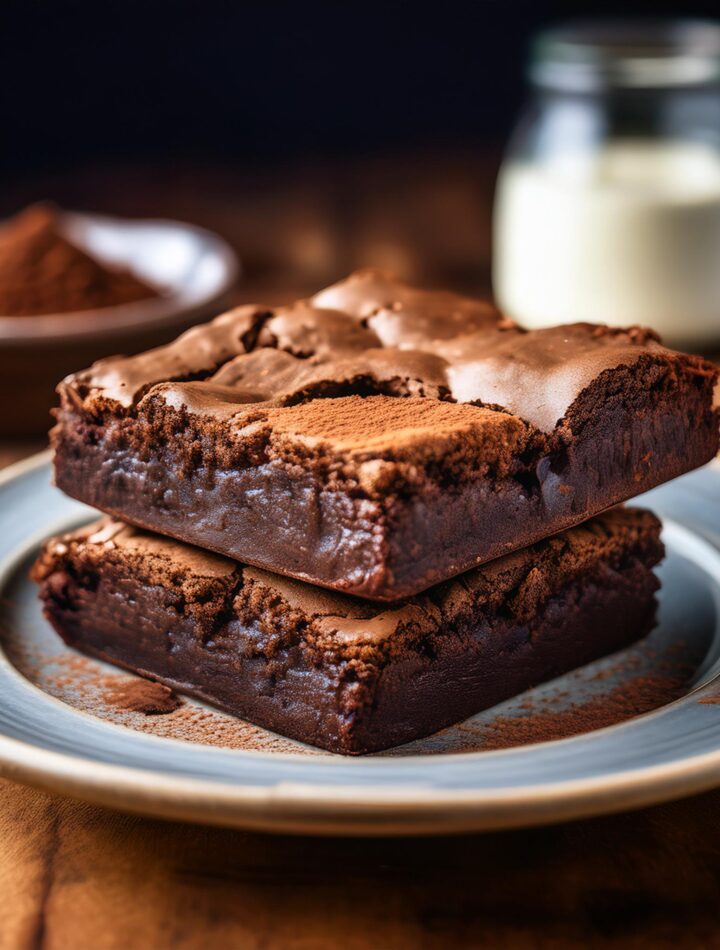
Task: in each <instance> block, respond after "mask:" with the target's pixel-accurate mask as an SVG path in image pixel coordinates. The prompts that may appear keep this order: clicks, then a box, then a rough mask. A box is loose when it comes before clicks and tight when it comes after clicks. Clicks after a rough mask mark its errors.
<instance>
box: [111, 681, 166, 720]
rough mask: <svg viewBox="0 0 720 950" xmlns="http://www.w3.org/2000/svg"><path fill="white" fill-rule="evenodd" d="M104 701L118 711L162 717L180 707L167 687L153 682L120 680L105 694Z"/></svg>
mask: <svg viewBox="0 0 720 950" xmlns="http://www.w3.org/2000/svg"><path fill="white" fill-rule="evenodd" d="M105 699H106V700H107V701H108V702H110V703H112V704H113V705H114V706H117V708H118V709H124V710H128V711H129V712H139V713H144V714H145V715H146V716H162V715H165V714H166V713H171V712H173V711H174V710H176V709H178V708H179V707H180V706H181V705H182V700H181V699H180V698H179V697H178V696H176V695H175V693H173V691H172V690H171V689H170V688H169V687H168V686H163V684H162V683H156V682H154V681H153V680H145V679H128V680H122V681H121V682H120V683H119V684H118V685H116V686H114V687H112V688H111V689H109V690H108V691H107V692H106V693H105Z"/></svg>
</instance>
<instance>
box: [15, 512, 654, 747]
mask: <svg viewBox="0 0 720 950" xmlns="http://www.w3.org/2000/svg"><path fill="white" fill-rule="evenodd" d="M659 532H660V525H659V522H658V520H657V519H656V518H655V516H654V515H652V514H651V513H650V512H647V511H643V510H640V509H632V508H627V509H614V510H612V511H610V512H607V513H605V514H603V515H600V516H599V517H597V518H594V519H593V520H592V521H588V522H586V523H585V524H583V525H581V526H579V527H576V528H571V529H570V530H568V531H565V532H564V533H563V534H560V535H558V536H556V537H554V538H550V539H548V540H546V541H542V542H540V543H538V544H535V545H533V546H532V547H530V548H526V549H525V550H522V551H518V552H516V553H514V554H510V555H508V556H506V557H503V558H500V559H498V560H496V561H493V562H491V563H489V564H485V565H483V566H482V567H479V568H476V569H474V570H472V571H470V572H468V573H467V574H464V575H462V576H461V577H459V578H456V579H455V580H453V581H448V582H446V583H443V584H440V585H438V586H437V587H434V588H432V589H431V590H429V591H427V592H426V593H425V594H423V595H419V596H417V597H414V598H412V599H410V600H407V601H404V602H402V603H400V604H398V605H394V606H391V607H387V606H385V607H382V606H380V605H377V604H371V603H368V602H365V601H362V600H358V599H356V598H352V597H345V596H343V595H340V594H335V593H330V592H328V591H324V590H320V589H317V588H314V587H311V586H309V585H307V584H303V583H301V582H299V581H292V580H288V579H287V578H284V577H278V576H275V575H273V574H269V573H266V572H265V571H261V570H259V569H256V568H251V567H246V566H243V565H240V564H237V563H235V562H233V561H230V560H228V559H226V558H223V557H219V556H217V555H214V554H209V553H207V552H205V551H202V550H200V549H198V548H193V547H189V546H187V545H184V544H181V543H179V542H177V541H172V540H169V539H166V538H161V537H158V536H156V535H151V534H147V533H144V532H141V531H140V530H138V529H136V528H132V527H129V526H128V525H125V524H122V523H120V522H117V521H109V520H103V521H101V522H97V523H95V524H93V525H90V526H89V527H87V528H84V529H82V530H80V531H76V532H74V533H72V534H69V535H65V536H64V537H61V538H55V539H53V540H51V541H49V542H48V543H47V544H46V546H45V548H44V551H43V553H42V555H41V557H40V559H39V560H38V562H37V564H36V565H35V567H34V569H33V576H34V578H35V579H36V580H37V581H38V582H39V583H40V585H41V597H42V599H43V602H44V605H45V613H46V616H47V617H48V619H49V620H50V621H51V622H52V624H53V625H54V627H55V629H56V630H57V631H58V633H59V634H60V635H61V636H62V637H63V639H64V640H65V641H66V642H67V643H68V644H70V645H71V646H73V647H77V648H78V649H80V650H82V651H84V652H86V653H90V654H92V655H94V656H97V657H100V658H102V659H104V660H108V661H110V662H111V663H116V664H119V665H121V666H124V667H127V668H128V669H131V670H134V671H136V672H138V673H140V674H142V675H144V676H149V677H151V678H154V679H157V680H160V681H161V682H163V683H166V684H168V685H170V686H172V687H174V688H175V689H177V690H179V691H180V692H183V693H190V694H192V695H195V696H198V697H200V698H202V699H204V700H207V701H208V702H210V703H213V704H214V705H216V706H218V707H220V708H221V709H225V710H227V711H229V712H232V713H235V714H237V715H239V716H242V717H243V718H245V719H249V720H251V721H252V722H254V723H257V724H258V725H261V726H265V727H267V728H269V729H273V730H275V731H276V732H279V733H282V734H283V735H286V736H291V737H293V738H295V739H300V740H302V741H303V742H308V743H311V744H312V745H316V746H320V747H322V748H324V749H328V750H329V751H331V752H342V753H349V754H358V753H363V752H372V751H378V750H380V749H385V748H388V747H390V746H394V745H398V744H399V743H402V742H407V741H409V740H411V739H417V738H419V737H421V736H425V735H428V734H429V733H431V732H434V731H435V730H437V729H440V728H442V727H443V726H447V725H450V724H451V723H453V722H458V721H459V720H461V719H465V718H466V717H468V716H470V715H472V714H473V713H476V712H479V711H480V710H482V709H485V708H487V707H489V706H492V705H494V704H495V703H498V702H501V701H502V700H504V699H507V698H509V697H510V696H513V695H515V694H516V693H519V692H522V691H523V690H525V689H528V688H529V687H531V686H533V685H536V684H537V683H540V682H542V681H543V680H547V679H549V678H551V677H554V676H557V675H559V674H561V673H564V672H566V671H568V670H570V669H573V668H574V667H576V666H580V665H582V664H583V663H587V662H589V661H590V660H593V659H596V658H597V657H600V656H602V655H604V654H607V653H610V652H612V651H613V650H616V649H619V648H620V647H622V646H624V645H626V644H628V643H630V642H632V641H633V640H635V639H638V638H639V637H641V636H643V635H644V634H646V633H647V632H648V631H649V630H650V629H651V627H652V625H653V622H654V616H655V607H656V602H655V596H654V595H655V591H656V590H657V588H658V586H659V583H658V581H657V579H656V578H655V576H654V574H653V572H652V568H653V566H654V565H655V564H657V563H658V562H659V561H660V560H661V558H662V556H663V547H662V543H661V541H660V538H659Z"/></svg>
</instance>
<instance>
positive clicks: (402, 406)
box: [53, 271, 718, 601]
mask: <svg viewBox="0 0 720 950" xmlns="http://www.w3.org/2000/svg"><path fill="white" fill-rule="evenodd" d="M716 377H717V371H716V369H715V367H714V366H712V365H711V364H710V363H708V362H706V361H704V360H702V359H700V358H698V357H694V356H688V355H684V354H680V353H675V352H673V351H671V350H668V349H666V348H665V347H664V346H662V345H661V344H660V343H659V342H658V339H657V337H656V336H655V334H654V333H653V332H652V331H650V330H645V329H641V328H637V327H634V328H630V329H627V330H618V329H612V328H609V327H606V326H596V325H590V324H574V325H571V326H562V327H555V328H551V329H543V330H534V331H530V332H526V331H523V330H522V329H521V328H519V327H517V326H516V325H515V324H513V323H512V322H511V321H509V320H507V319H505V318H504V317H503V316H502V315H501V314H499V313H498V312H497V311H496V310H495V309H494V308H493V307H492V306H491V305H489V304H486V303H482V302H479V301H475V300H470V299H467V298H464V297H460V296H458V295H456V294H452V293H447V292H428V291H420V290H415V289H412V288H410V287H407V286H405V285H404V284H401V283H399V282H397V281H395V280H393V279H392V278H390V277H387V276H386V275H383V274H381V273H378V272H375V271H361V272H358V273H357V274H354V275H352V276H351V277H349V278H348V279H347V280H345V281H343V282H341V283H339V284H337V285H335V286H333V287H330V288H329V289H327V290H324V291H321V292H320V293H319V294H317V295H316V296H315V297H313V298H312V299H311V300H309V301H304V302H300V303H298V304H296V305H294V306H291V307H286V308H276V309H269V308H266V307H257V306H244V307H240V308H239V309H236V310H233V311H231V312H230V313H227V314H224V315H223V316H220V317H219V318H217V319H216V320H214V321H213V322H212V323H209V324H207V325H205V326H200V327H195V328H194V329H192V330H190V331H189V332H187V333H185V334H184V335H183V336H181V337H180V338H179V339H178V340H176V341H175V342H174V343H172V344H170V345H169V346H165V347H162V348H160V349H156V350H153V351H150V352H147V353H143V354H140V355H139V356H135V357H130V358H123V357H114V358H110V359H106V360H102V361H101V362H99V363H96V364H95V365H94V366H93V367H92V368H91V369H89V370H87V371H84V372H80V373H77V374H75V375H73V376H71V377H69V378H68V379H66V380H65V381H64V382H63V383H62V384H61V385H60V395H61V408H60V409H59V410H58V417H57V425H56V427H55V429H54V433H53V442H54V446H55V473H56V474H55V477H56V481H57V484H58V485H59V487H60V488H62V489H63V490H64V491H65V492H67V493H68V494H70V495H72V496H74V497H76V498H79V499H80V500H82V501H84V502H87V503H88V504H91V505H94V506H96V507H98V508H100V509H102V510H103V511H105V512H108V513H109V514H112V515H114V516H115V517H118V518H122V519H123V520H125V521H128V522H131V523H133V524H136V525H138V526H140V527H144V528H147V529H149V530H153V531H158V532H160V533H162V534H165V535H169V536H172V537H175V538H178V539H180V540H182V541H186V542H189V543H192V544H197V545H200V546H202V547H204V548H208V549H212V550H214V551H217V552H218V553H220V554H224V555H227V556H230V557H233V558H237V559H238V560H241V561H243V562H245V563H252V564H255V565H257V566H260V567H265V568H268V569H271V570H273V571H276V572H280V573H282V574H285V575H289V576H294V577H297V578H299V579H302V580H305V581H310V582H312V583H314V584H319V585H323V586H325V587H330V588H335V589H338V590H342V591H344V592H346V593H352V594H355V595H359V596H363V597H366V598H368V599H372V600H378V601H393V600H397V599H400V598H403V597H406V596H410V595H412V594H415V593H418V592H420V591H422V590H425V589H427V588H428V587H430V586H431V585H433V584H436V583H438V582H440V581H442V580H445V579H447V578H448V577H451V576H453V575H456V574H459V573H461V572H463V571H466V570H468V569H469V568H471V567H473V566H475V565H477V564H481V563H483V562H486V561H489V560H491V559H492V558H495V557H498V556H500V555H502V554H505V553H507V552H509V551H511V550H515V549H518V548H522V547H525V546H527V545H528V544H532V543H533V542H534V541H537V540H538V539H540V538H543V537H547V536H549V535H551V534H554V533H556V532H558V531H560V530H563V529H564V528H567V527H569V526H571V525H573V524H577V523H579V522H581V521H584V520H585V519H587V518H588V517H591V516H592V515H594V514H597V513H598V512H599V511H603V510H605V509H606V508H608V507H610V506H612V505H614V504H616V503H618V502H620V501H623V500H625V499H627V498H630V497H632V496H634V495H636V494H638V493H639V492H642V491H644V490H646V489H648V488H651V487H652V486H654V485H657V484H658V483H660V482H663V481H665V480H667V479H670V478H674V477H675V476H677V475H680V474H682V473H683V472H686V471H688V470H689V469H692V468H694V467H696V466H698V465H701V464H703V463H704V462H706V461H708V460H709V459H711V458H712V457H713V455H714V454H715V453H716V451H717V449H718V415H717V409H716V408H715V407H714V404H713V387H714V384H715V381H716Z"/></svg>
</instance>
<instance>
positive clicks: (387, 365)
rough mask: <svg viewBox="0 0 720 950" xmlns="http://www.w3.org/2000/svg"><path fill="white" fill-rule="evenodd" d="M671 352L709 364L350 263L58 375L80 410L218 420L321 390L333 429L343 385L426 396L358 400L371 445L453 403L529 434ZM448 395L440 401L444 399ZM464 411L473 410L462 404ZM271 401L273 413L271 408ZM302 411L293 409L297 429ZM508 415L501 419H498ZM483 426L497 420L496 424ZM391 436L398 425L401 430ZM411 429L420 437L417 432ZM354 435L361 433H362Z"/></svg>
mask: <svg viewBox="0 0 720 950" xmlns="http://www.w3.org/2000/svg"><path fill="white" fill-rule="evenodd" d="M648 359H650V360H655V361H665V362H668V363H671V364H674V365H682V367H683V369H684V370H685V371H688V372H690V373H693V374H698V375H703V376H707V377H713V376H714V374H715V373H716V371H715V369H714V367H712V365H711V364H709V363H707V362H704V361H702V360H700V359H699V358H697V357H690V356H684V355H678V354H674V353H673V352H672V351H671V350H667V349H665V347H663V346H662V345H661V344H660V342H659V340H658V338H657V336H656V335H655V334H654V333H653V332H652V331H651V330H647V329H643V328H641V327H631V328H629V329H625V330H623V329H614V328H610V327H606V326H597V325H590V324H582V323H578V324H572V325H569V326H560V327H552V328H549V329H543V330H532V331H525V330H523V329H522V328H520V327H518V326H517V325H516V324H514V323H513V322H512V321H510V320H508V319H507V318H505V317H503V316H502V314H500V313H499V312H498V311H497V310H496V309H495V308H494V307H493V306H492V305H490V304H488V303H484V302H482V301H477V300H472V299H469V298H466V297H462V296H460V295H458V294H454V293H449V292H445V291H423V290H416V289H414V288H411V287H408V286H406V285H405V284H403V283H401V282H399V281H397V280H395V279H393V278H392V277H390V276H388V275H387V274H384V273H382V272H379V271H374V270H363V271H358V272H357V273H354V274H352V275H351V276H350V277H348V278H347V279H345V280H343V281H341V282H340V283H338V284H335V285H334V286H332V287H329V288H327V289H326V290H322V291H320V292H319V293H318V294H316V295H315V296H314V297H312V298H311V299H309V300H305V301H299V302H298V303H296V304H294V305H293V306H291V307H281V308H271V307H262V306H254V305H251V306H243V307H239V308H236V309H235V310H232V311H230V312H229V313H226V314H223V315H222V316H220V317H218V318H216V319H215V320H213V321H212V322H211V323H208V324H205V325H203V326H198V327H194V328H193V329H192V330H189V331H188V332H187V333H184V334H183V335H182V336H180V337H179V338H178V339H177V340H175V341H174V342H173V343H171V344H169V345H167V346H163V347H160V348H158V349H155V350H151V351H148V352H146V353H142V354H140V355H138V356H133V357H112V358H110V359H105V360H101V361H100V362H98V363H96V364H95V365H94V366H93V367H91V368H90V369H89V370H86V371H84V372H81V373H77V374H75V375H74V376H70V377H68V378H67V379H66V380H65V381H64V383H62V384H61V387H60V389H61V393H62V395H63V398H64V399H65V400H66V401H67V402H69V403H70V404H71V405H73V406H74V407H75V408H77V409H80V410H81V411H83V410H84V411H86V412H89V413H91V414H94V415H102V414H104V413H107V412H111V413H114V414H132V413H134V412H141V411H142V409H143V406H144V405H145V401H146V400H148V399H152V400H154V401H155V402H157V401H160V402H162V403H164V404H167V405H169V406H172V407H175V408H178V407H184V408H185V409H187V410H188V411H191V412H193V411H194V412H199V413H204V414H210V415H214V416H217V417H222V418H223V419H232V420H233V422H234V423H235V424H237V425H238V426H239V427H240V428H242V426H243V425H244V424H245V423H246V422H247V423H248V424H254V423H253V420H255V421H257V420H258V419H261V418H263V413H265V414H266V415H265V418H268V414H272V418H273V422H274V424H275V425H277V426H278V427H282V423H281V419H282V418H283V417H284V418H286V419H287V423H286V424H287V426H290V427H293V426H295V425H296V421H297V413H294V412H293V411H292V407H294V406H297V405H299V404H302V405H303V406H307V405H308V404H310V403H312V401H313V400H315V399H318V398H320V397H334V401H336V403H337V404H336V406H334V407H333V408H332V409H329V407H328V405H327V404H326V405H325V406H324V407H323V408H322V409H321V410H318V411H317V413H316V416H317V420H319V421H320V422H321V423H322V424H321V425H320V426H319V428H318V426H317V425H316V426H315V428H314V431H315V435H316V437H317V438H320V437H321V436H322V435H323V431H321V430H323V426H324V425H325V422H327V427H326V428H327V429H328V430H329V431H331V432H332V433H342V438H343V439H346V437H347V433H348V431H349V427H352V426H353V425H356V423H357V421H358V418H359V417H360V415H362V413H361V412H359V411H358V407H357V404H356V403H354V402H353V401H352V400H351V399H350V401H348V397H357V398H363V399H365V398H366V397H368V396H376V397H384V402H385V403H386V402H387V400H389V399H393V398H394V397H397V396H414V397H424V398H425V399H427V400H428V401H429V402H430V403H431V404H432V407H431V408H427V409H425V410H424V411H422V412H421V411H419V409H418V408H417V402H416V401H414V403H413V410H412V413H408V418H405V417H403V420H402V421H401V420H400V417H399V415H398V414H399V413H402V412H404V410H399V409H394V410H392V411H389V410H387V409H386V408H384V407H383V405H382V404H381V402H382V401H381V402H375V403H374V404H373V403H370V401H369V400H366V405H365V410H364V411H365V412H366V413H367V415H366V418H365V430H366V433H367V431H371V432H372V433H373V434H374V437H375V438H376V440H377V438H378V434H379V433H382V432H384V431H385V429H384V427H385V425H386V423H387V424H388V425H389V428H388V430H387V433H386V437H385V439H384V441H383V442H382V446H379V444H378V443H377V441H376V445H375V447H376V448H378V447H388V446H394V445H395V444H396V442H397V438H398V432H399V431H402V432H404V434H405V436H406V437H408V436H409V434H410V430H411V429H412V427H413V425H414V423H413V420H412V419H411V418H409V416H410V415H414V416H415V418H416V420H417V425H418V426H420V427H422V428H423V429H424V430H425V431H426V432H427V431H428V430H429V429H432V430H433V431H434V432H435V433H438V432H441V431H443V429H444V427H445V426H446V425H447V424H448V423H450V424H451V425H452V424H454V423H455V422H456V421H457V420H459V419H460V417H461V416H463V414H464V415H465V416H466V417H467V420H468V421H467V425H468V426H470V428H472V426H473V425H478V424H479V422H480V417H479V416H478V415H476V414H475V413H476V412H477V407H479V406H483V407H486V409H489V410H490V412H487V413H486V415H485V417H484V419H483V424H486V425H487V426H489V427H490V428H492V423H491V420H490V413H491V412H494V413H495V414H498V413H501V414H502V415H503V416H504V418H505V424H506V425H507V419H508V416H514V417H516V418H517V419H518V420H522V421H523V422H524V423H525V424H527V425H529V426H531V427H533V428H534V429H535V430H539V431H540V432H542V433H552V432H553V431H554V430H555V429H556V427H557V426H558V425H559V424H560V423H562V422H563V420H566V417H568V414H569V412H570V410H571V409H572V407H573V405H574V404H576V403H577V401H578V398H579V397H580V395H581V394H582V393H583V392H585V391H587V390H588V387H590V386H591V384H592V383H593V382H594V381H595V380H597V379H598V378H599V377H600V376H601V375H602V374H604V373H605V372H606V371H608V370H613V369H616V368H619V367H629V368H630V372H631V373H632V371H633V368H634V367H636V366H637V365H638V364H639V363H640V362H642V361H643V360H644V361H646V362H647V360H648ZM453 403H455V404H458V405H457V406H456V409H455V410H454V411H452V412H448V410H447V408H446V406H445V405H441V404H451V405H452V404H453ZM472 410H475V413H473V411H472ZM283 414H285V416H283ZM313 425H314V423H313V422H312V421H311V420H310V415H309V413H307V412H304V413H303V426H306V428H305V429H304V431H305V432H306V433H307V435H308V438H312V436H311V434H310V428H312V427H313ZM510 428H512V427H510ZM496 431H497V430H496ZM401 441H402V438H401ZM421 441H423V440H421ZM365 444H367V442H366V443H365Z"/></svg>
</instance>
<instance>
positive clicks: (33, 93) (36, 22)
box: [0, 0, 718, 180]
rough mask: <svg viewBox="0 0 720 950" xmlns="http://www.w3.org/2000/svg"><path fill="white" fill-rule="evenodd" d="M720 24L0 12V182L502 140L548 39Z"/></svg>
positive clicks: (446, 10) (646, 10)
mask: <svg viewBox="0 0 720 950" xmlns="http://www.w3.org/2000/svg"><path fill="white" fill-rule="evenodd" d="M717 12H718V4H717V2H715V3H695V4H692V5H690V4H682V3H678V2H676V3H674V4H673V3H662V2H656V3H652V4H650V3H579V2H574V3H573V2H555V3H535V4H527V5H526V4H519V3H513V2H507V0H505V2H502V0H485V2H483V0H480V2H475V3H443V2H442V0H439V2H435V3H425V4H420V3H386V4H380V3H378V4H374V3H364V4H356V3H342V2H336V3H331V2H328V3H318V2H304V3H302V2H295V3H289V2H288V3H280V2H265V3H260V2H257V3H241V2H235V3H233V2H224V3H223V2H219V0H204V2H203V0H196V2H192V3H191V2H184V0H174V2H173V0H143V2H138V0H128V2H125V3H121V4H115V3H101V2H98V0H81V2H63V3H53V2H44V3H42V2H35V0H30V2H28V0H3V3H2V5H1V6H0V89H1V90H2V92H0V96H2V100H3V101H2V107H1V108H2V111H1V115H2V133H3V134H2V148H1V149H0V169H2V170H3V171H4V173H5V175H6V176H7V175H14V174H24V175H26V174H28V173H31V172H32V171H33V170H38V171H42V170H47V169H53V170H55V171H57V170H60V169H62V168H67V167H73V166H75V165H77V164H79V163H80V164H86V163H97V162H105V161H112V162H113V163H117V162H118V161H124V160H126V159H127V160H138V159H159V158H175V157H178V156H179V157H183V158H185V159H187V158H203V159H206V158H212V159H217V158H222V159H229V160H232V161H235V160H238V159H239V160H243V161H262V162H268V161H276V160H282V159H284V158H288V157H290V158H293V157H296V156H298V155H300V156H310V157H315V156H333V157H334V156H338V155H339V156H343V155H348V154H350V155H353V156H358V155H362V154H366V153H375V152H378V151H383V150H390V149H397V148H404V147H408V146H410V147H413V146H416V145H422V146H425V145H428V144H430V145H432V146H439V147H444V146H452V145H455V144H457V143H462V144H471V143H475V142H478V143H488V142H489V143H498V142H501V141H502V140H503V138H504V136H505V135H506V134H507V131H508V128H509V126H510V124H511V122H512V119H513V117H514V115H515V113H516V111H517V108H518V106H519V102H520V100H521V97H522V90H523V85H522V83H523V80H522V72H521V64H522V61H523V59H524V55H525V51H526V48H527V42H528V38H529V36H530V35H531V34H532V33H533V32H534V31H536V30H537V29H538V28H540V27H542V26H545V25H548V24H549V23H552V22H553V21H557V20H560V19H563V18H573V17H578V16H591V15H622V16H631V15H639V16H651V15H656V16H661V15H673V14H675V15H683V16H690V15H706V16H708V15H710V16H712V15H713V14H717ZM6 180H7V179H6Z"/></svg>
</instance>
